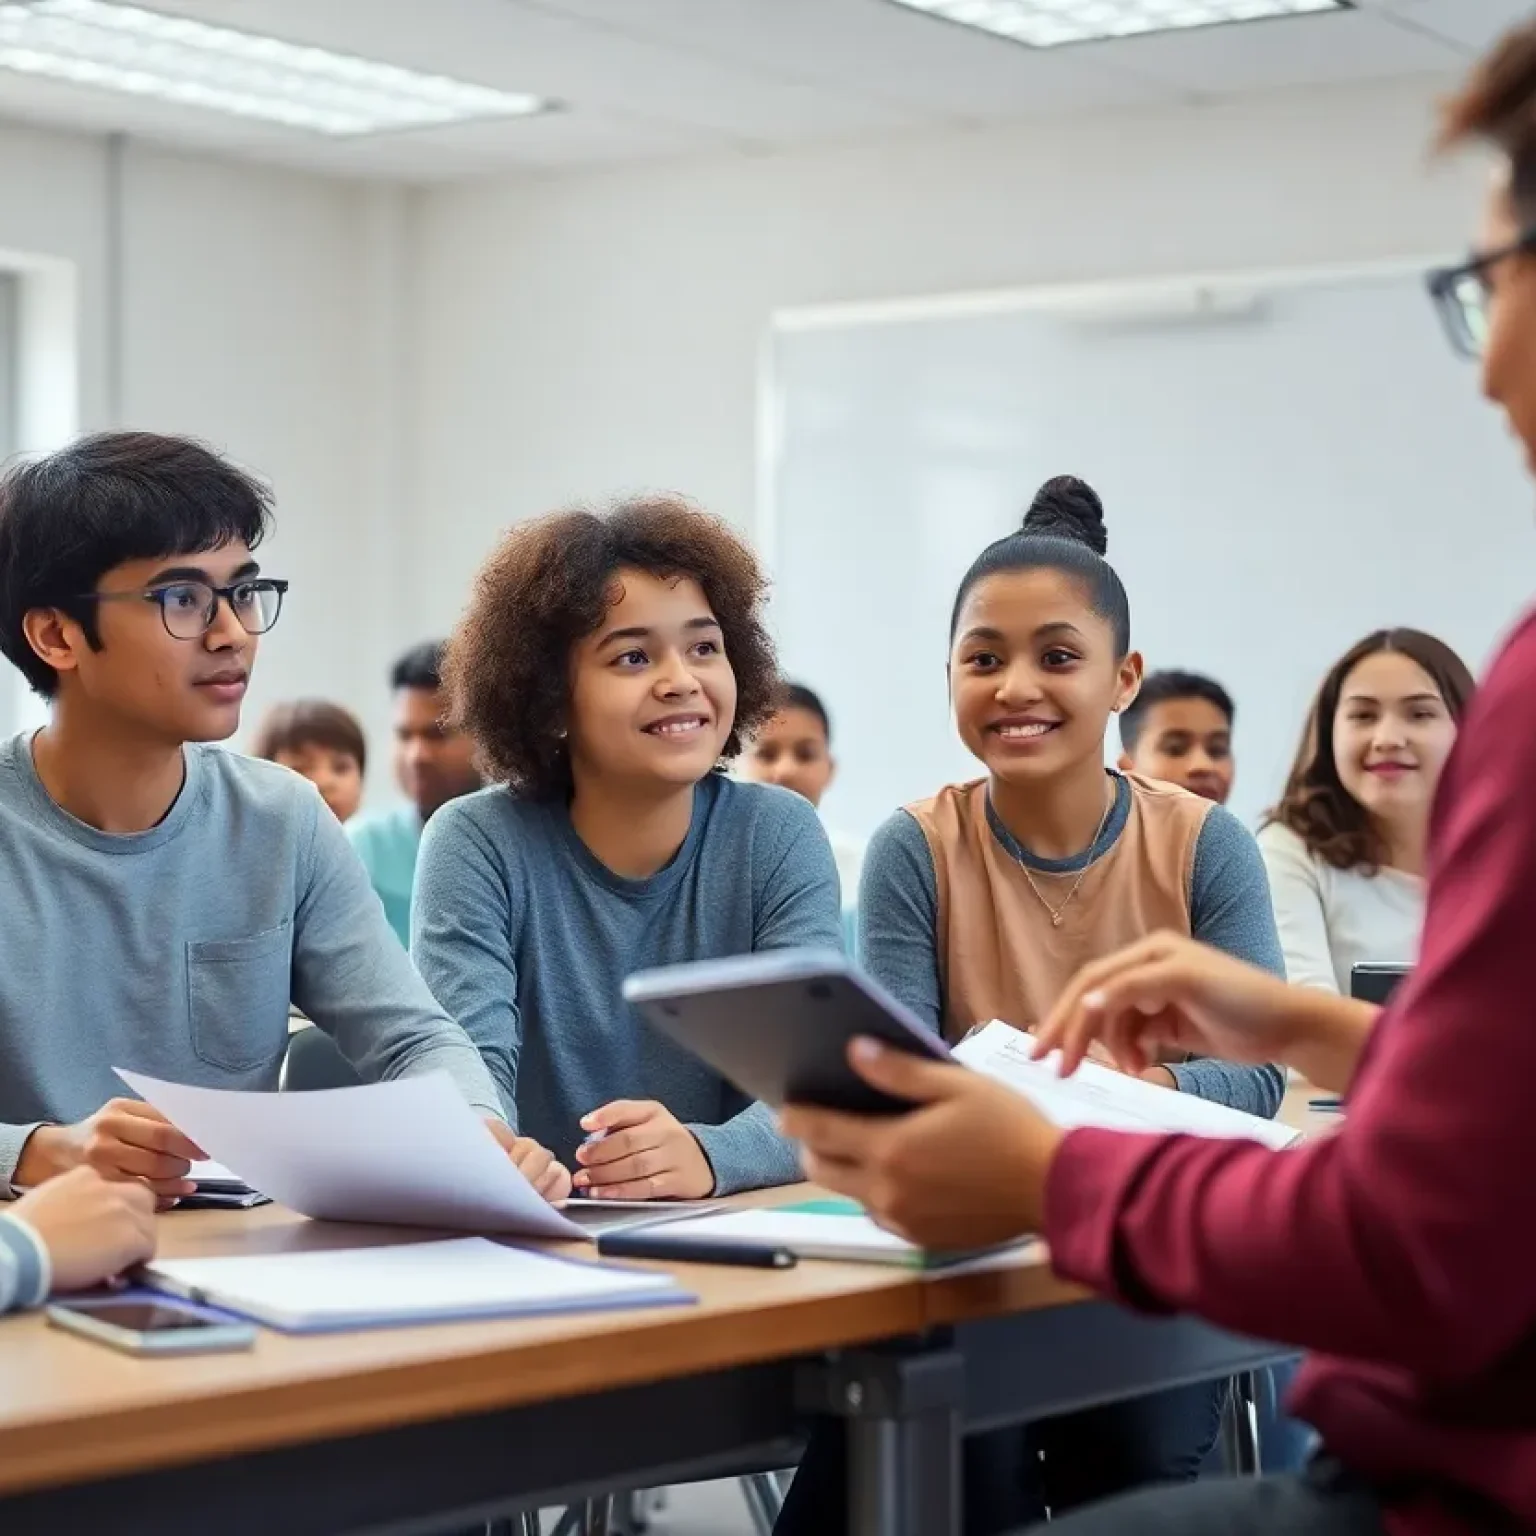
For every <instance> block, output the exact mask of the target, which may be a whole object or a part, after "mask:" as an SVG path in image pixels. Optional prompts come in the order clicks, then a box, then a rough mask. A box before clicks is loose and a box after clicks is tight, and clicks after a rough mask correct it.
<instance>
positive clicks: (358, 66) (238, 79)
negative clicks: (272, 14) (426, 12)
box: [0, 0, 549, 137]
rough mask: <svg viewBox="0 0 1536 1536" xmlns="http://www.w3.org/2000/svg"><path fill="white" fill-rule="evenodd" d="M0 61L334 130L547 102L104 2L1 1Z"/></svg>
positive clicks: (479, 115) (511, 111)
mask: <svg viewBox="0 0 1536 1536" xmlns="http://www.w3.org/2000/svg"><path fill="white" fill-rule="evenodd" d="M0 68H3V69H10V70H16V71H18V72H20V73H22V74H28V75H44V76H47V77H49V78H52V79H55V80H65V81H69V82H70V83H72V84H75V85H84V86H94V87H97V88H99V89H102V90H108V91H121V92H124V93H125V94H127V95H130V96H141V97H148V98H151V99H153V100H156V101H168V102H174V103H176V104H178V105H180V106H187V107H200V108H204V109H206V110H208V111H211V112H225V113H230V114H232V115H234V116H236V117H249V118H258V119H260V120H261V121H263V122H269V123H281V124H283V125H284V126H285V127H289V128H299V129H305V130H308V131H309V132H312V133H323V134H331V135H335V136H338V137H340V136H347V135H356V134H367V133H388V132H399V131H401V130H404V129H411V128H436V127H441V126H442V125H444V124H446V123H463V122H471V121H475V120H479V119H483V118H497V117H520V116H524V115H526V114H528V113H531V112H539V111H543V110H544V109H545V108H546V107H547V106H548V105H549V104H548V103H547V102H545V101H543V100H541V99H540V98H539V97H537V96H527V95H520V94H516V93H513V92H508V91H499V90H493V89H492V88H490V87H489V86H483V85H470V84H468V83H466V82H465V81H462V80H452V79H449V78H448V77H447V76H444V75H428V74H421V73H419V72H418V71H416V70H412V69H401V68H398V67H397V66H395V65H393V64H380V63H376V62H374V61H373V60H371V59H361V58H355V57H353V56H351V55H349V54H344V53H332V52H330V50H328V49H325V48H310V47H305V46H303V45H301V44H297V43H288V42H283V41H282V40H280V39H278V38H275V37H263V36H261V35H259V34H257V33H254V32H237V31H235V30H234V29H233V28H230V27H215V26H209V25H208V24H207V23H205V22H200V21H190V20H187V19H185V18H183V17H180V16H169V15H166V14H164V13H163V12H160V11H150V10H144V9H142V8H140V7H138V6H133V5H116V4H109V3H107V0H30V3H0Z"/></svg>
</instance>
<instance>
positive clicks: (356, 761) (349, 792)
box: [251, 699, 368, 821]
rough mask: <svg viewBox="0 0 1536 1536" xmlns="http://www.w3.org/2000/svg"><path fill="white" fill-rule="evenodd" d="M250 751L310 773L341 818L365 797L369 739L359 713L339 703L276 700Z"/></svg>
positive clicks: (354, 811) (347, 816) (306, 774)
mask: <svg viewBox="0 0 1536 1536" xmlns="http://www.w3.org/2000/svg"><path fill="white" fill-rule="evenodd" d="M251 755H252V756H253V757H260V758H265V759H266V761H267V762H269V763H281V764H282V765H283V767H284V768H292V769H293V771H294V772H295V773H297V774H298V775H300V777H302V778H306V779H308V780H309V782H310V783H311V784H313V785H314V786H315V788H316V789H318V790H319V791H320V798H321V799H322V800H324V801H325V803H326V804H327V805H328V806H329V807H330V808H331V813H332V815H334V816H335V818H336V819H337V821H349V820H350V819H351V818H352V817H353V816H355V815H356V814H357V808H358V806H360V805H361V804H362V803H363V774H364V773H365V771H366V770H367V766H368V743H367V741H366V740H365V739H364V736H363V728H362V726H361V725H360V724H359V723H358V720H357V716H356V715H354V714H352V712H351V711H350V710H346V709H343V708H342V707H341V705H339V704H332V703H330V702H328V701H327V700H325V699H296V700H294V701H293V702H292V703H288V704H277V705H274V706H273V708H272V709H271V710H269V711H268V713H267V716H266V718H265V719H264V720H263V721H262V722H261V726H260V728H259V729H258V730H257V732H256V739H255V741H254V742H253V743H252V744H251Z"/></svg>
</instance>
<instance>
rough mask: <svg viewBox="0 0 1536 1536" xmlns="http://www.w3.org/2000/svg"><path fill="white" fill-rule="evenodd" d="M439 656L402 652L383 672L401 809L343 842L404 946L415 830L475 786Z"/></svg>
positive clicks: (360, 825)
mask: <svg viewBox="0 0 1536 1536" xmlns="http://www.w3.org/2000/svg"><path fill="white" fill-rule="evenodd" d="M442 656H443V642H442V641H441V640H429V641H425V642H423V643H422V644H421V645H417V646H413V647H412V648H411V649H410V650H409V651H407V652H406V653H405V655H403V656H402V657H401V658H400V659H399V661H397V662H396V663H395V665H394V667H393V669H392V670H391V672H390V677H389V685H390V688H391V690H392V692H393V696H394V726H393V729H394V768H395V782H396V783H397V784H398V785H399V787H400V792H401V793H402V794H403V795H404V796H405V800H404V802H403V803H402V804H400V805H397V806H393V807H391V808H390V809H389V810H385V811H377V812H367V813H365V814H363V815H361V816H358V817H356V818H355V819H354V820H352V821H351V822H349V823H348V824H347V837H348V840H349V841H350V842H351V844H352V846H353V848H355V849H356V850H357V856H358V857H359V858H360V859H361V860H362V861H363V868H364V869H366V870H367V871H368V878H369V880H371V881H372V882H373V888H374V890H375V891H377V892H378V894H379V899H380V900H381V901H382V902H383V903H384V912H385V915H386V916H387V917H388V918H389V925H390V927H391V928H393V929H394V930H395V932H396V934H398V935H399V938H400V942H401V943H402V944H407V945H408V944H409V943H410V942H411V889H412V887H413V885H414V884H415V880H416V854H417V850H418V849H419V848H420V846H421V832H422V828H423V827H425V826H426V824H427V823H428V822H429V821H430V820H431V819H432V818H433V816H435V815H436V814H437V812H438V811H439V810H441V809H442V807H443V806H445V805H447V803H448V802H449V801H450V800H453V799H456V798H457V797H458V796H459V795H468V794H472V793H473V792H474V791H475V790H477V789H479V788H480V786H481V784H482V783H483V780H482V779H481V777H480V773H479V770H478V769H477V768H476V767H475V744H474V742H473V741H471V740H470V738H469V737H468V736H466V735H465V734H464V732H463V731H461V730H459V729H457V728H456V727H455V726H453V725H451V724H450V723H449V721H448V718H447V700H446V699H445V698H444V696H443V686H442Z"/></svg>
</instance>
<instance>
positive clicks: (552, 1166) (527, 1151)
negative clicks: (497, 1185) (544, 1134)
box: [485, 1120, 571, 1205]
mask: <svg viewBox="0 0 1536 1536" xmlns="http://www.w3.org/2000/svg"><path fill="white" fill-rule="evenodd" d="M485 1123H486V1124H487V1125H488V1126H489V1127H490V1128H491V1135H492V1136H494V1137H495V1138H496V1140H497V1142H498V1143H499V1144H500V1145H501V1147H502V1148H503V1149H504V1150H505V1151H506V1154H507V1156H508V1157H510V1158H511V1159H512V1166H513V1167H514V1168H516V1169H517V1171H518V1172H519V1173H521V1174H522V1176H523V1177H524V1178H525V1179H527V1180H528V1182H529V1183H530V1184H532V1185H533V1187H534V1188H535V1189H536V1190H538V1192H539V1193H540V1194H541V1195H543V1196H544V1198H545V1199H546V1200H548V1201H549V1203H550V1204H551V1205H558V1204H559V1203H560V1201H562V1200H564V1199H565V1198H566V1196H567V1195H569V1194H570V1192H571V1175H570V1172H569V1170H568V1169H567V1168H566V1167H565V1165H564V1164H563V1163H557V1162H556V1161H555V1155H554V1153H553V1152H550V1151H548V1150H547V1149H546V1148H544V1147H541V1146H540V1145H539V1144H538V1142H536V1141H535V1140H534V1139H533V1137H531V1136H519V1135H518V1134H517V1132H516V1131H514V1130H513V1129H512V1127H511V1126H509V1125H503V1124H502V1122H501V1121H500V1120H487V1121H486V1122H485Z"/></svg>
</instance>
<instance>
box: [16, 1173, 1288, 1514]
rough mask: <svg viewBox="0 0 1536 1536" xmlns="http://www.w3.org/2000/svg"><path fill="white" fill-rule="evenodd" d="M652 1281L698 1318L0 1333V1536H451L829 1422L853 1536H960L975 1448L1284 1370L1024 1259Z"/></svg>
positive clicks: (731, 1465)
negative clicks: (1215, 1381) (355, 1535)
mask: <svg viewBox="0 0 1536 1536" xmlns="http://www.w3.org/2000/svg"><path fill="white" fill-rule="evenodd" d="M805 1193H806V1192H805V1190H804V1189H800V1190H778V1191H773V1192H771V1193H770V1194H769V1195H768V1196H766V1197H765V1196H759V1197H757V1198H758V1199H759V1200H764V1199H771V1200H773V1201H775V1202H777V1201H781V1200H790V1199H795V1198H803V1197H804V1195H805ZM162 1232H163V1236H162V1242H161V1251H162V1252H163V1253H165V1254H170V1255H177V1254H179V1255H186V1254H192V1253H207V1254H212V1253H227V1252H233V1251H241V1252H250V1251H255V1250H270V1249H274V1248H281V1249H288V1248H297V1247H305V1248H307V1247H313V1246H317V1245H322V1246H323V1245H325V1244H345V1245H347V1246H357V1245H358V1244H359V1243H360V1242H365V1241H399V1240H400V1233H399V1231H398V1230H397V1229H396V1230H391V1229H384V1228H363V1227H353V1226H346V1227H342V1226H335V1225H327V1224H321V1223H314V1222H309V1221H305V1220H304V1219H302V1218H299V1217H295V1216H293V1215H291V1214H290V1213H288V1212H285V1211H282V1210H279V1209H277V1208H273V1207H268V1208H266V1209H264V1210H260V1211H253V1212H199V1213H182V1214H172V1215H170V1216H167V1217H165V1218H163V1221H162ZM666 1267H667V1268H668V1269H670V1270H671V1271H672V1272H673V1273H675V1274H676V1275H677V1277H678V1278H679V1280H680V1281H681V1282H682V1283H683V1284H684V1285H685V1286H686V1287H687V1288H688V1289H690V1290H692V1291H693V1292H695V1293H696V1294H697V1295H698V1297H699V1301H698V1304H697V1305H696V1306H692V1307H675V1306H673V1307H654V1308H647V1309H643V1310H636V1311H623V1312H607V1313H589V1314H584V1315H576V1316H569V1317H551V1318H543V1319H530V1320H526V1321H505V1322H472V1323H456V1324H440V1325H436V1326H432V1327H425V1328H404V1329H392V1330H384V1331H369V1332H363V1333H355V1334H339V1335H327V1336H319V1337H316V1336H310V1337H285V1336H283V1335H279V1334H274V1333H265V1332H264V1333H263V1334H262V1335H261V1336H260V1339H259V1341H258V1343H257V1345H256V1348H255V1349H254V1350H252V1351H250V1352H249V1353H244V1354H226V1355H209V1356H203V1357H195V1356H194V1357H187V1358H182V1359H162V1360H154V1361H142V1360H134V1359H132V1358H130V1357H128V1356H124V1355H117V1354H114V1353H112V1352H111V1351H109V1350H106V1349H103V1348H101V1347H100V1346H99V1345H95V1344H92V1343H90V1342H88V1341H86V1340H83V1339H80V1338H77V1337H74V1336H72V1335H67V1334H63V1333H60V1332H59V1331H58V1330H55V1329H51V1328H48V1327H47V1326H46V1325H45V1324H44V1322H43V1320H42V1319H41V1318H40V1317H38V1316H35V1315H34V1316H28V1317H17V1318H12V1319H8V1320H6V1321H4V1322H0V1531H3V1532H4V1533H5V1536H31V1533H32V1532H38V1533H44V1532H47V1533H49V1536H56V1533H58V1532H74V1531H76V1530H79V1531H86V1530H97V1531H110V1532H112V1533H123V1536H137V1533H143V1536H205V1533H207V1532H209V1531H212V1530H215V1529H216V1530H217V1531H218V1532H219V1536H247V1533H249V1536H258V1533H260V1536H271V1533H273V1532H279V1533H281V1536H337V1533H339V1532H370V1533H383V1532H397V1531H398V1532H402V1533H403V1532H407V1531H441V1530H442V1529H445V1528H451V1527H452V1526H453V1525H454V1524H455V1523H458V1524H462V1525H468V1524H472V1523H474V1522H475V1521H477V1520H486V1519H490V1518H492V1517H500V1516H503V1515H505V1514H507V1513H508V1512H509V1511H510V1510H512V1509H514V1508H517V1507H528V1506H533V1505H550V1504H555V1503H564V1502H568V1501H573V1500H575V1499H577V1498H580V1497H583V1496H587V1495H591V1494H595V1493H600V1492H603V1491H606V1490H610V1489H617V1488H623V1487H635V1486H660V1485H663V1484H665V1483H669V1482H678V1481H685V1480H689V1479H692V1478H698V1477H707V1476H718V1475H725V1474H728V1473H731V1472H733V1471H738V1470H744V1469H747V1468H761V1467H771V1466H776V1465H787V1464H788V1463H789V1462H790V1461H792V1460H793V1459H794V1455H795V1452H796V1448H797V1446H798V1444H799V1442H800V1440H801V1438H802V1437H803V1435H804V1433H805V1431H806V1429H807V1428H808V1426H809V1424H810V1422H811V1421H812V1419H813V1417H814V1416H815V1415H817V1414H833V1415H837V1416H840V1417H843V1418H845V1419H846V1420H847V1421H848V1424H849V1430H850V1445H851V1448H852V1456H851V1463H852V1475H853V1488H852V1490H851V1492H852V1506H853V1509H854V1511H855V1524H854V1529H855V1530H856V1531H858V1532H860V1533H871V1536H872V1533H876V1532H878V1533H879V1536H909V1533H910V1536H919V1533H920V1536H950V1533H952V1532H955V1531H957V1530H958V1524H957V1520H956V1514H955V1511H956V1509H957V1507H958V1506H957V1492H958V1446H959V1438H960V1435H961V1434H962V1433H963V1432H964V1431H965V1430H968V1429H971V1428H983V1427H990V1426H993V1425H997V1424H1003V1423H1020V1422H1026V1421H1028V1420H1031V1419H1035V1418H1039V1417H1042V1416H1045V1415H1047V1414H1051V1413H1055V1412H1061V1411H1064V1410H1067V1409H1071V1408H1075V1407H1082V1406H1087V1405H1090V1404H1092V1403H1096V1402H1105V1401H1113V1400H1116V1399H1119V1398H1125V1397H1130V1396H1134V1395H1138V1394H1140V1393H1142V1392H1145V1391H1150V1390H1154V1389H1156V1388H1157V1387H1160V1386H1172V1385H1177V1384H1179V1383H1181V1382H1185V1381H1192V1380H1199V1379H1207V1378H1212V1377H1218V1376H1225V1375H1229V1374H1231V1373H1233V1372H1234V1371H1237V1370H1241V1369H1247V1368H1249V1367H1251V1366H1255V1365H1259V1364H1263V1363H1265V1362H1266V1361H1269V1360H1273V1359H1276V1358H1279V1357H1280V1353H1279V1352H1278V1351H1276V1350H1275V1349H1274V1348H1273V1347H1271V1346H1267V1345H1261V1344H1255V1343H1253V1342H1252V1341H1248V1340H1240V1339H1234V1338H1232V1337H1231V1336H1229V1335H1226V1334H1223V1333H1221V1332H1220V1331H1219V1330H1216V1329H1211V1328H1207V1327H1206V1326H1205V1325H1203V1324H1199V1323H1195V1322H1191V1321H1188V1320H1164V1319H1146V1318H1137V1317H1133V1316H1132V1315H1131V1314H1129V1313H1127V1312H1123V1311H1121V1310H1120V1309H1118V1308H1115V1307H1113V1306H1110V1305H1108V1304H1106V1303H1102V1302H1097V1301H1093V1300H1090V1299H1089V1298H1087V1297H1085V1295H1084V1294H1083V1293H1082V1292H1081V1291H1079V1290H1078V1289H1076V1288H1075V1287H1073V1286H1070V1285H1067V1284H1066V1283H1064V1282H1062V1281H1059V1280H1057V1279H1055V1278H1054V1277H1053V1276H1052V1275H1051V1274H1050V1272H1049V1269H1048V1268H1047V1267H1046V1264H1045V1262H1044V1254H1043V1250H1042V1249H1040V1247H1039V1246H1038V1245H1036V1246H1035V1248H1034V1249H1032V1250H1030V1251H1028V1252H1026V1253H1024V1254H1022V1255H1015V1256H1012V1257H1010V1258H1008V1259H1006V1260H1004V1261H1000V1262H993V1263H990V1264H986V1265H983V1266H979V1267H976V1268H973V1269H971V1270H968V1271H966V1272H964V1273H958V1274H947V1275H943V1276H940V1277H923V1276H919V1275H915V1274H912V1273H910V1272H907V1271H904V1270H899V1269H892V1268H885V1267H881V1266H871V1265H854V1264H831V1263H805V1264H801V1265H800V1266H799V1267H798V1268H796V1269H794V1270H790V1271H787V1272H771V1271H759V1270H748V1269H731V1268H724V1267H718V1266H697V1265H668V1266H666ZM213 1511H217V1514H216V1515H214V1514H213V1513H212V1512H213Z"/></svg>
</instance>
